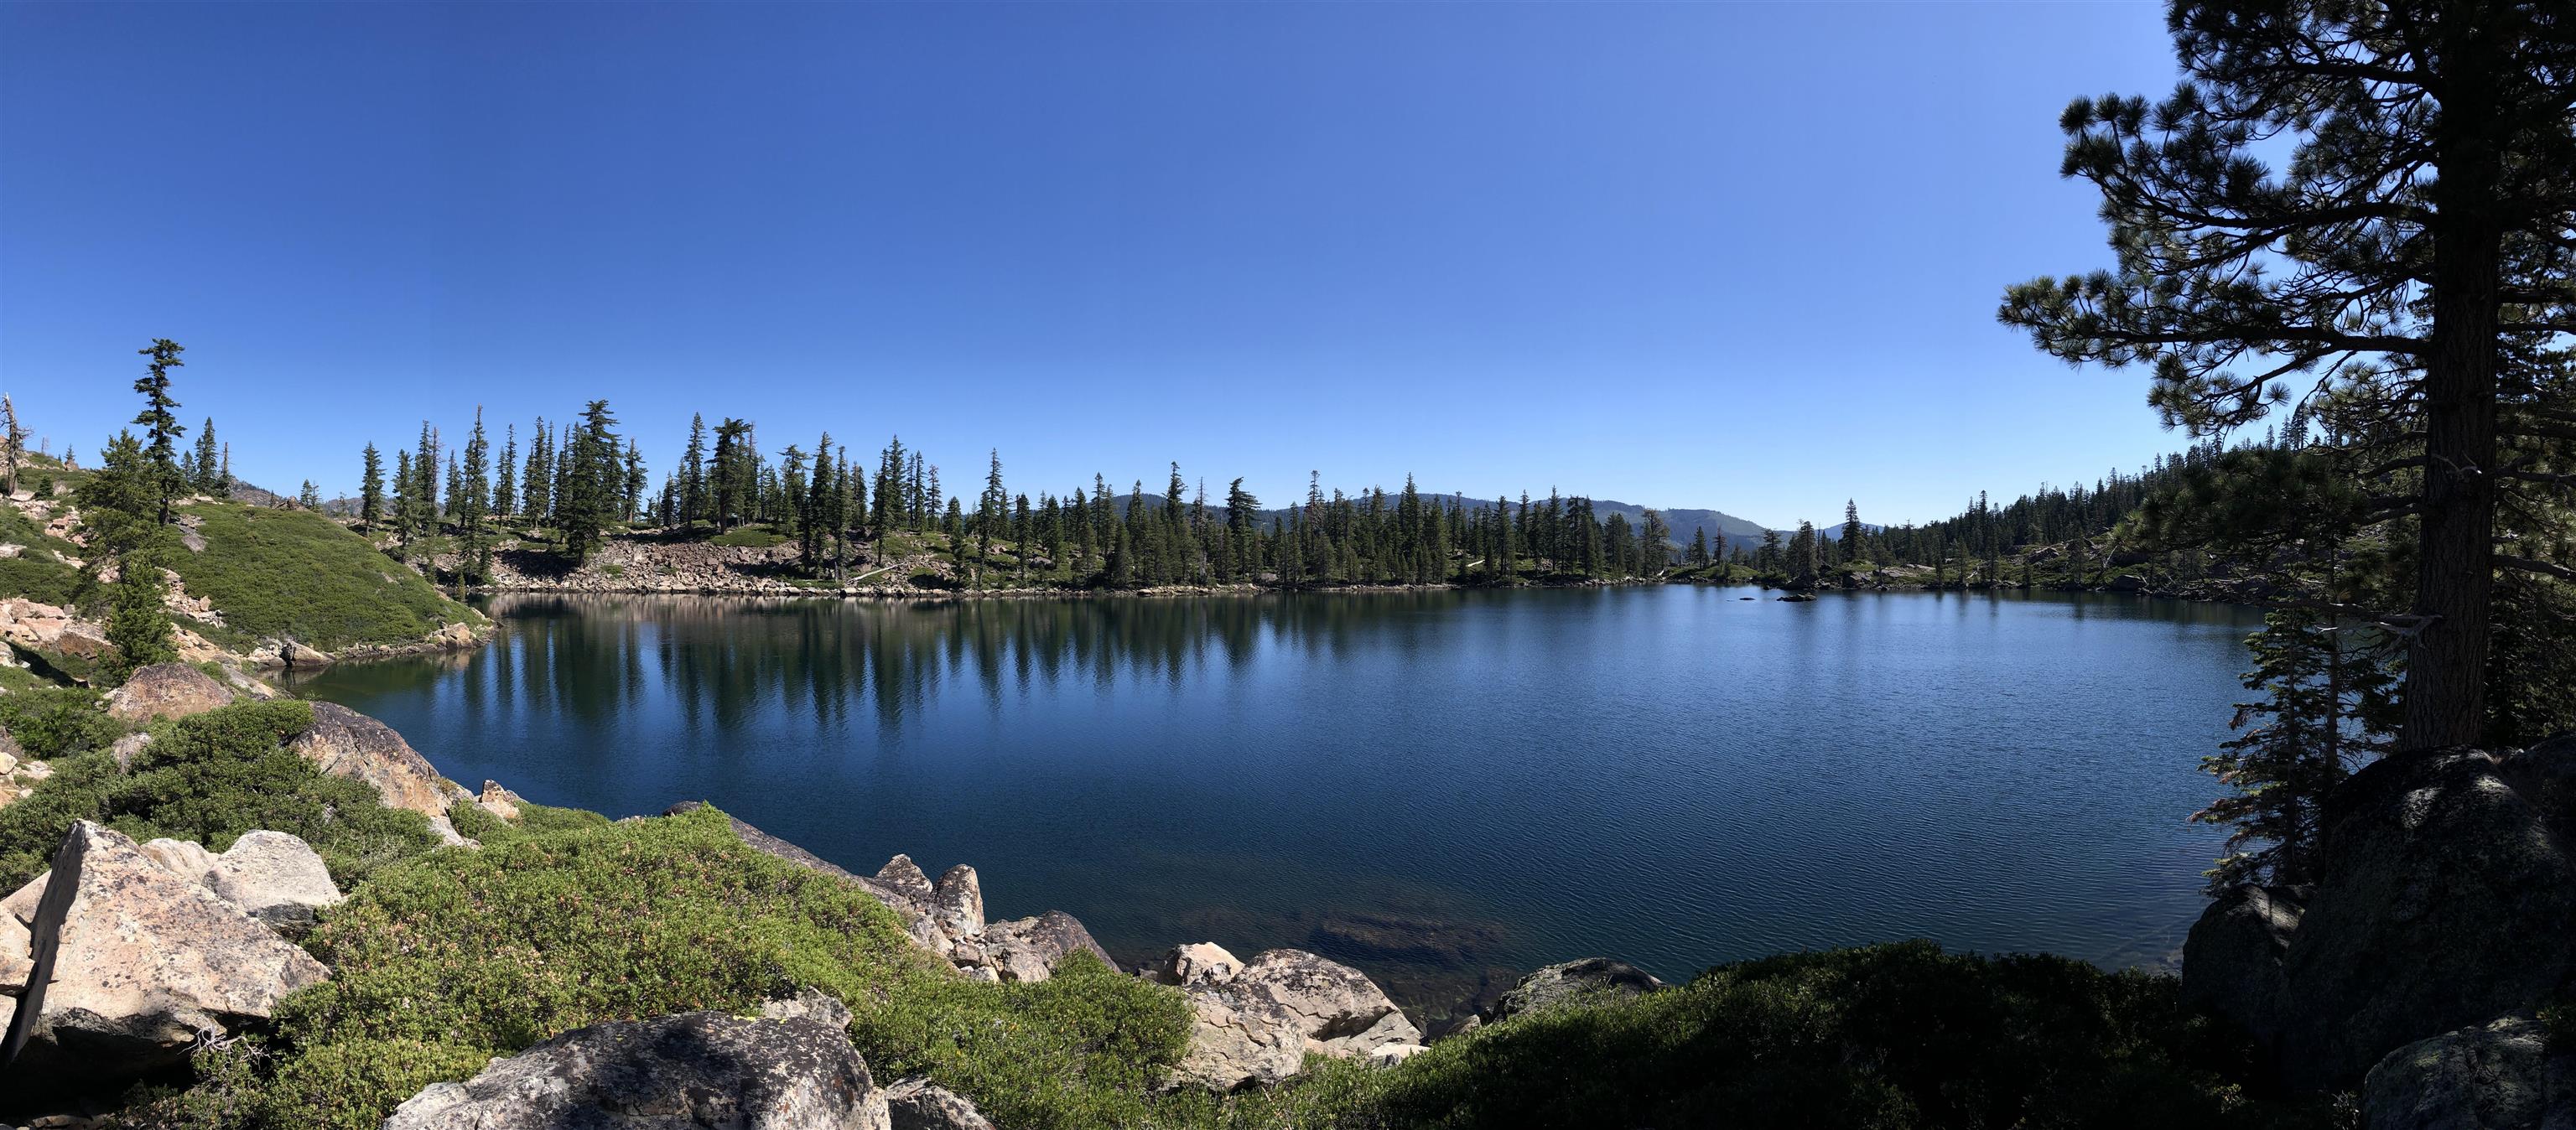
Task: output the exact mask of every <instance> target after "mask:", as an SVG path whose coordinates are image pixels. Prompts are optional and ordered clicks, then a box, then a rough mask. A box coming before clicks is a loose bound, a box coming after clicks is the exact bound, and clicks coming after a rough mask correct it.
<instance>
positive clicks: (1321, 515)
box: [326, 402, 2282, 597]
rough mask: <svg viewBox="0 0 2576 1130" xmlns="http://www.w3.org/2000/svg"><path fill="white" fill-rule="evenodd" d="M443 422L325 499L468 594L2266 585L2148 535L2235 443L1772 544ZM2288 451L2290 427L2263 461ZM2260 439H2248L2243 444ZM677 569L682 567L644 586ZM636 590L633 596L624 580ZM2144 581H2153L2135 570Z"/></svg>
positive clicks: (1691, 516) (1342, 496)
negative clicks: (657, 550)
mask: <svg viewBox="0 0 2576 1130" xmlns="http://www.w3.org/2000/svg"><path fill="white" fill-rule="evenodd" d="M442 436H443V433H442V431H441V430H440V429H438V428H436V427H433V426H431V425H428V424H424V425H423V427H422V429H421V433H420V437H419V440H418V442H417V444H416V445H414V446H413V447H411V448H409V449H406V450H397V451H396V452H394V456H393V459H394V463H393V466H392V467H391V468H387V467H386V466H385V461H384V454H383V452H382V451H381V450H380V449H378V448H376V447H375V446H374V445H372V444H371V445H369V447H368V448H367V450H366V451H365V452H364V453H363V456H362V458H363V463H362V475H361V481H362V484H363V485H362V487H361V489H360V492H359V493H358V494H357V495H356V496H354V497H346V498H338V499H333V500H332V501H331V502H329V503H328V504H326V509H328V510H329V511H330V512H332V513H335V514H339V515H341V516H343V517H347V518H352V519H355V520H356V521H357V522H358V524H359V526H360V528H362V529H365V530H367V531H370V532H372V533H374V534H376V535H377V536H378V537H379V538H380V540H381V541H382V542H383V544H384V545H385V547H386V548H387V550H388V552H390V553H392V554H394V555H395V556H397V557H400V558H401V559H403V560H405V561H406V562H409V563H412V564H414V565H416V566H418V567H421V568H424V569H433V570H435V571H437V572H438V573H440V574H441V575H442V576H443V577H444V579H446V580H448V581H450V582H457V581H461V582H462V583H464V584H467V585H470V586H490V587H500V588H510V587H526V586H529V585H531V584H534V585H536V586H538V587H544V585H545V584H546V583H548V582H550V581H553V580H556V579H559V578H561V577H563V576H565V575H567V574H570V573H572V572H574V571H576V570H579V569H581V568H582V567H583V566H584V565H586V564H589V563H590V561H591V559H592V558H593V557H594V556H595V555H596V554H598V553H599V552H600V550H601V549H602V548H603V547H604V546H607V545H608V544H610V543H611V542H613V541H619V540H624V541H629V542H640V543H642V544H645V545H651V546H673V545H688V544H706V545H711V546H714V547H719V548H724V549H732V550H746V551H759V552H749V553H737V554H734V555H732V559H733V560H735V561H736V562H737V563H739V564H743V565H749V566H754V567H757V568H758V569H759V570H761V571H762V575H763V576H765V577H767V578H769V581H770V586H771V587H773V588H776V587H780V586H782V585H791V584H792V585H802V586H804V587H821V588H841V587H857V588H914V589H929V590H984V589H1008V588H1044V589H1093V590H1123V589H1143V588H1152V587H1158V586H1173V585H1192V586H1210V585H1261V586H1268V587H1280V588H1314V587H1327V586H1337V585H1438V584H1456V585H1480V586H1496V585H1516V584H1547V583H1556V584H1564V583H1583V582H1590V581H1605V580H1608V581H1624V580H1691V581H1730V580H1731V581H1748V580H1758V581H1762V582H1764V583H1769V584H1775V585H1779V586H1783V587H1787V588H1791V589H1811V588H1818V587H1835V586H1838V585H1839V586H1845V587H1914V588H1937V587H1947V588H1997V587H2057V588H2074V589H2085V588H2096V587H2104V586H2115V585H2122V584H2123V582H2122V577H2123V575H2124V574H2125V573H2127V572H2137V571H2143V572H2145V573H2146V574H2148V576H2147V578H2146V580H2145V582H2141V583H2131V584H2127V585H2125V587H2131V588H2148V587H2153V588H2157V589H2175V590H2177V591H2182V594H2184V595H2212V596H2222V597H2225V596H2240V597H2241V596H2245V595H2247V593H2246V592H2245V591H2243V590H2236V589H2223V588H2222V589H2212V590H2208V591H2194V590H2182V589H2181V588H2180V586H2181V585H2182V584H2183V583H2186V582H2192V581H2198V580H2202V579H2205V578H2210V577H2221V578H2224V577H2230V576H2235V575H2239V574H2241V573H2243V572H2244V570H2241V569H2236V568H2234V567H2232V565H2231V564H2230V563H2229V562H2227V561H2224V560H2213V558H2212V556H2211V555H2210V554H2209V553H2207V552H2205V551H2202V550H2198V549H2194V548H2190V547H2165V546H2161V545H2159V544H2157V543H2155V542H2153V541H2152V540H2150V539H2147V538H2144V537H2139V536H2134V535H2133V534H2130V533H2129V532H2128V531H2127V530H2125V529H2124V523H2127V522H2128V521H2129V520H2130V519H2131V518H2132V517H2133V516H2134V515H2136V514H2137V513H2138V512H2139V510H2140V508H2141V507H2142V506H2143V505H2144V504H2145V502H2146V501H2147V500H2148V499H2149V498H2151V497H2154V496H2155V495H2157V494H2158V493H2159V492H2169V491H2171V490H2174V489H2176V488H2177V487H2178V485H2179V484H2180V483H2182V482H2184V481H2186V479H2187V477H2188V474H2189V473H2198V472H2201V471H2205V470H2207V469H2208V468H2211V467H2214V466H2215V465H2217V464H2218V463H2219V461H2220V460H2221V458H2222V456H2223V455H2224V454H2225V452H2226V450H2227V448H2226V446H2225V443H2224V441H2223V440H2221V439H2217V438H2213V439H2210V440H2207V441H2204V442H2202V443H2200V444H2196V445H2194V446H2193V447H2191V448H2190V449H2188V450H2186V451H2184V452H2181V453H2179V454H2176V455H2173V456H2170V457H2162V456H2160V457H2158V458H2157V459H2156V461H2155V462H2154V463H2153V464H2152V465H2151V466H2148V467H2144V468H2140V469H2138V470H2136V471H2130V472H2122V471H2118V470H2114V471H2112V472H2110V473H2109V474H2107V475H2105V476H2104V477H2102V478H2100V479H2097V480H2095V482H2094V483H2093V484H2092V485H2091V486H2090V487H2089V488H2088V487H2086V486H2083V485H2080V484H2079V485H2076V486H2072V487H2062V488H2061V487H2043V488H2041V489H2040V490H2038V491H2035V492H2033V493H2031V494H2027V495H2024V496H2022V497H2021V498H2019V499H2017V500H2015V501H2013V502H2010V503H2005V504H2000V505H1996V504H1990V503H1988V502H1987V501H1986V499H1985V496H1984V495H1982V494H1980V495H1979V496H1978V497H1977V498H1976V499H1974V500H1972V501H1971V503H1970V504H1969V506H1968V507H1967V508H1966V509H1965V510H1964V511H1963V512H1962V513H1960V514H1959V515H1958V516H1956V517H1953V518H1950V519H1945V520H1943V521H1939V522H1933V523H1928V524H1924V525H1920V526H1917V525H1912V524H1908V525H1904V526H1897V527H1879V526H1871V525H1868V524H1865V523H1863V522H1862V521H1861V519H1860V515H1859V510H1858V507H1857V505H1856V504H1853V505H1847V506H1846V508H1845V513H1844V521H1843V522H1842V524H1841V525H1840V526H1839V527H1828V528H1827V529H1825V530H1823V531H1819V530H1818V529H1817V528H1816V527H1814V526H1813V525H1811V524H1809V523H1804V522H1802V523H1800V524H1799V527H1798V529H1797V530H1796V531H1795V532H1789V531H1781V530H1769V529H1764V528H1763V527H1761V526H1759V525H1757V524H1755V523H1752V522H1748V521H1745V520H1744V519H1740V518H1736V517H1734V516H1732V515H1729V514H1725V513H1722V512H1719V511H1714V510H1688V509H1677V510H1671V511H1666V510H1660V509H1656V508H1651V507H1636V506H1631V505H1628V504H1625V503H1618V502H1605V501H1599V500H1596V499H1593V498H1591V497H1587V496H1583V495H1572V496H1569V495H1565V494H1563V493H1561V492H1558V491H1556V490H1550V491H1549V492H1548V493H1547V495H1546V496H1544V497H1533V496H1532V494H1531V493H1530V492H1527V491H1521V492H1518V493H1516V494H1501V495H1497V496H1496V497H1493V498H1491V499H1487V498H1482V497H1469V496H1466V495H1463V494H1454V493H1453V494H1433V493H1428V492H1424V491H1421V490H1420V489H1419V488H1418V487H1417V486H1416V485H1415V484H1414V483H1413V481H1412V480H1411V479H1410V478H1409V477H1408V479H1407V481H1406V483H1405V484H1404V486H1403V487H1402V488H1400V489H1397V490H1393V491H1390V490H1388V489H1386V488H1384V487H1370V488H1368V489H1365V490H1361V491H1357V492H1345V491H1343V490H1339V489H1333V490H1329V491H1328V490H1327V489H1326V488H1325V487H1324V485H1323V481H1322V476H1321V474H1320V473H1317V474H1315V475H1314V476H1312V477H1311V478H1310V481H1309V485H1308V488H1307V492H1306V497H1305V498H1304V499H1303V500H1302V501H1301V502H1297V503H1294V504H1291V505H1288V506H1284V507H1277V508H1270V507H1265V506H1264V505H1263V503H1262V501H1261V500H1260V499H1259V498H1257V497H1255V496H1254V495H1253V494H1252V493H1250V492H1249V491H1247V490H1245V489H1244V486H1243V480H1241V479H1239V478H1238V479H1235V480H1233V481H1232V482H1230V483H1229V484H1227V485H1226V487H1225V488H1224V489H1223V491H1222V492H1221V494H1219V495H1211V492H1210V491H1209V489H1208V486H1207V484H1206V483H1205V481H1203V480H1201V481H1197V482H1192V481H1190V480H1188V479H1186V478H1185V477H1184V476H1183V474H1182V472H1181V468H1180V467H1179V465H1178V464H1172V465H1170V466H1169V467H1168V468H1167V475H1166V477H1165V481H1164V482H1163V483H1162V484H1160V490H1159V492H1156V491H1149V490H1147V489H1146V484H1145V483H1144V482H1143V481H1142V480H1141V479H1139V480H1131V481H1130V482H1129V483H1128V484H1126V486H1125V489H1123V490H1122V489H1120V488H1119V487H1118V486H1116V485H1114V484H1112V483H1111V482H1110V481H1109V480H1108V478H1107V477H1106V476H1105V475H1095V476H1093V479H1092V481H1091V482H1090V483H1089V484H1078V485H1075V486H1073V487H1071V488H1070V489H1067V490H1064V491H1061V492H1057V491H1052V490H1040V491H1038V492H1036V493H1035V495H1034V496H1032V495H1031V494H1030V493H1029V492H1027V491H1025V490H1018V489H1015V488H1014V487H1013V486H1012V485H1011V484H1010V483H1009V482H1008V480H1007V479H1006V478H1005V476H1004V473H1003V467H1002V460H1001V457H1000V454H999V453H998V452H991V453H988V456H987V461H986V473H985V476H984V478H983V482H982V488H981V490H979V491H978V492H977V493H976V494H975V495H974V496H972V497H971V498H968V497H966V496H964V495H962V494H961V493H956V492H952V490H951V489H950V487H949V486H948V485H947V484H944V483H943V481H942V477H941V469H940V466H939V465H938V464H937V463H935V462H932V461H931V460H930V459H929V458H928V457H927V456H926V455H925V454H924V453H923V452H921V451H919V450H916V449H912V448H908V447H906V446H905V445H904V444H903V442H902V441H901V440H900V438H898V439H895V440H892V441H889V442H888V443H887V444H885V445H884V446H883V447H882V448H880V449H879V450H878V451H877V452H876V453H875V454H874V455H873V456H872V457H867V456H862V457H860V458H858V459H856V460H854V459H853V457H852V455H851V453H850V451H849V449H848V448H847V447H846V446H845V445H841V444H838V443H835V442H834V441H833V439H832V437H831V435H830V434H829V433H824V434H822V435H821V436H820V437H819V438H818V439H817V441H816V443H815V444H814V448H813V450H812V451H808V450H807V449H805V448H804V447H802V446H799V445H797V444H789V445H787V446H786V447H784V448H782V449H779V450H778V451H777V452H776V453H775V457H773V455H772V453H770V452H768V451H766V450H765V449H764V448H763V446H762V445H761V443H760V441H759V439H758V431H757V429H756V427H755V426H754V425H753V424H752V423H750V422H748V421H745V420H741V419H735V418H730V417H728V418H724V419H722V420H721V421H720V422H719V423H718V424H717V425H715V426H714V427H713V428H712V429H710V428H709V427H707V426H706V425H705V423H704V421H703V418H700V419H699V420H697V421H695V422H693V424H692V427H691V429H690V432H689V435H688V437H687V441H686V443H685V446H683V447H682V449H681V452H682V453H681V455H680V457H679V459H678V460H677V461H676V465H675V466H674V467H673V468H672V469H670V470H668V471H666V472H665V473H664V474H663V475H662V477H661V480H660V482H659V484H658V486H657V485H655V484H654V482H653V480H652V478H651V476H650V474H649V472H648V470H647V462H646V458H645V456H644V454H643V450H642V447H641V444H640V443H639V442H638V441H637V440H636V439H635V438H634V437H632V436H629V435H625V434H622V433H620V432H619V431H618V430H617V427H616V420H615V418H614V416H613V415H611V414H610V412H609V409H608V406H607V405H606V403H605V402H599V403H594V404H592V405H591V406H590V407H589V408H588V409H586V410H585V411H584V412H583V413H582V414H581V416H580V417H579V418H578V421H577V422H576V423H573V424H568V425H567V424H550V423H548V422H547V421H545V420H542V419H541V420H538V421H536V422H535V423H534V424H532V425H531V426H530V428H529V429H528V440H527V442H526V444H525V445H524V447H523V446H522V444H521V441H520V438H519V429H518V428H517V426H515V425H511V426H509V427H507V428H505V429H504V435H503V439H502V442H501V446H500V448H499V450H498V452H497V453H496V452H495V451H494V450H493V448H492V446H491V440H490V436H489V433H488V431H487V430H486V428H485V426H484V425H483V424H482V422H481V421H480V420H479V418H478V420H477V421H476V422H475V424H474V425H473V426H472V428H471V429H470V431H469V432H468V438H467V440H466V442H465V443H464V444H463V445H462V446H461V447H455V446H453V445H450V444H449V443H447V442H446V441H445V440H444V439H443V438H442ZM2281 442H2282V441H2280V440H2277V439H2275V438H2274V437H2271V436H2268V435H2267V436H2266V437H2265V438H2264V439H2263V440H2262V441H2261V443H2260V445H2259V446H2264V447H2271V446H2277V445H2278V444H2280V443H2281ZM2240 446H2244V445H2242V444H2240ZM639 566H641V567H643V568H645V569H646V570H648V572H649V571H654V570H668V571H669V572H668V574H667V576H668V577H669V578H671V579H668V580H663V579H658V578H660V577H662V576H664V574H659V573H654V574H652V575H645V574H638V573H637V572H636V571H635V570H636V568H637V567H639ZM606 568H607V572H606V575H602V574H601V573H600V572H598V571H596V570H595V571H594V572H593V574H591V575H590V576H589V577H588V581H589V583H590V585H591V587H629V588H637V589H647V590H649V589H654V588H657V587H660V588H678V589H685V588H689V587H691V585H692V581H691V578H690V576H689V573H690V566H689V564H688V563H687V561H686V560H685V559H676V560H675V558H674V555H671V554H667V553H666V554H661V555H656V554H653V553H650V552H641V553H633V554H623V555H619V559H618V560H615V561H612V562H609V563H608V564H607V567H606ZM620 580H622V581H623V582H624V584H623V585H620V584H618V583H617V582H619V581H620ZM2130 581H2132V582H2136V581H2137V578H2134V577H2132V578H2130Z"/></svg>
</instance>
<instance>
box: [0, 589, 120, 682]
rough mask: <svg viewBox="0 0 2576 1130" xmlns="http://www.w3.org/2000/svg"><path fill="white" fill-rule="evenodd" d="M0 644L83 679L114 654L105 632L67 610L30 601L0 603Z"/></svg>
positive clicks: (5, 601) (113, 646)
mask: <svg viewBox="0 0 2576 1130" xmlns="http://www.w3.org/2000/svg"><path fill="white" fill-rule="evenodd" d="M0 643H6V644H8V645H9V646H10V647H12V648H14V649H16V650H17V651H19V652H21V653H24V654H26V655H28V656H31V657H33V658H34V659H36V661H38V662H40V663H43V664H44V665H45V666H47V667H51V668H53V669H54V670H56V671H59V672H61V673H63V674H65V675H68V676H70V677H72V678H75V679H86V678H88V677H89V676H90V673H91V672H93V671H95V670H97V668H98V665H99V664H100V663H102V662H105V661H106V660H107V659H108V658H109V657H111V656H113V655H115V654H116V645H115V644H112V643H109V642H107V630H106V629H105V628H102V627H100V626H99V625H97V624H95V623H92V622H90V621H87V620H83V619H81V618H79V617H78V616H77V615H74V614H73V613H72V612H70V611H69V610H67V609H62V608H56V607H54V606H53V605H50V604H39V603H37V602H35V601H32V600H25V599H16V598H13V599H9V600H0Z"/></svg>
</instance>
